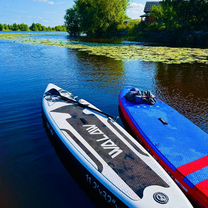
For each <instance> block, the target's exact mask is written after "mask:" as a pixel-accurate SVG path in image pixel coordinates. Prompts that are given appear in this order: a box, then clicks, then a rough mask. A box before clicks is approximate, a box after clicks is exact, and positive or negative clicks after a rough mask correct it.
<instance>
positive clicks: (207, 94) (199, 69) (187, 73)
mask: <svg viewBox="0 0 208 208" xmlns="http://www.w3.org/2000/svg"><path fill="white" fill-rule="evenodd" d="M155 79H156V91H157V94H158V95H159V97H160V98H161V99H162V100H164V101H165V102H167V103H168V104H169V105H171V106H172V107H174V108H175V109H176V110H178V111H179V112H180V113H182V114H183V115H185V116H186V117H188V118H189V119H190V120H192V122H194V123H195V124H197V125H198V126H200V127H201V128H202V129H203V130H204V131H206V132H208V126H207V123H208V117H207V115H208V105H207V103H208V66H206V65H199V64H190V65H187V64H186V65H166V64H158V65H157V72H156V76H155Z"/></svg>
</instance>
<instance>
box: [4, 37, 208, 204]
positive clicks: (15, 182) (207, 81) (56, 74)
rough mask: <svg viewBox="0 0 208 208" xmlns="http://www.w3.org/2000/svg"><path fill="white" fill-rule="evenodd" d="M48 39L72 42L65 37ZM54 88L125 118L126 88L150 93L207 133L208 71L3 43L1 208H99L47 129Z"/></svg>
mask: <svg viewBox="0 0 208 208" xmlns="http://www.w3.org/2000/svg"><path fill="white" fill-rule="evenodd" d="M41 38H43V37H41ZM45 38H46V39H48V38H54V39H60V40H67V37H66V34H65V33H63V34H61V33H60V34H58V35H56V36H54V35H51V36H50V35H49V36H48V34H47V36H46V37H45ZM49 82H52V83H55V84H57V85H59V86H61V87H63V88H65V89H67V90H70V91H71V92H73V93H74V94H76V95H78V96H79V97H82V98H85V99H87V100H89V101H90V102H92V103H93V104H95V105H96V106H97V107H99V108H100V109H102V110H104V111H105V112H107V113H109V114H112V115H113V116H117V115H118V94H119V92H120V90H122V89H123V88H124V87H125V86H136V87H139V88H141V89H144V90H147V89H149V90H151V91H152V92H153V93H154V94H155V95H156V96H158V97H159V98H161V99H163V100H164V101H165V102H167V103H168V104H170V105H171V106H173V107H174V108H176V109H177V110H178V111H179V112H181V113H182V114H184V115H185V116H187V117H188V118H189V119H191V120H192V121H193V122H194V123H196V124H197V125H198V126H199V127H201V128H202V129H203V130H204V131H206V132H208V116H207V115H208V65H199V64H195V65H194V64H192V65H166V64H156V63H147V62H142V61H131V62H123V61H116V60H113V59H110V58H105V57H101V56H92V55H88V54H87V53H85V52H77V51H76V50H71V49H65V48H58V47H47V46H32V45H23V44H19V43H15V42H13V41H11V42H9V41H0V98H1V99H0V115H1V117H0V127H1V128H0V207H2V208H7V207H8V208H28V207H30V208H37V207H38V208H41V207H50V208H57V207H59V208H65V207H97V206H98V205H97V202H96V203H95V202H94V200H95V197H93V196H91V195H89V194H88V193H87V191H86V190H85V188H84V187H82V185H81V184H82V182H81V183H80V181H78V180H76V179H75V177H74V176H73V174H71V173H70V172H69V171H68V170H67V168H65V165H64V164H63V162H62V160H61V159H60V156H59V155H58V153H57V150H56V148H55V147H54V145H53V143H52V142H51V140H50V139H49V137H48V135H47V133H46V130H45V128H44V127H43V121H42V112H41V99H42V94H43V92H44V90H45V87H46V86H47V84H48V83H49ZM119 122H121V121H120V120H119ZM100 206H101V205H100Z"/></svg>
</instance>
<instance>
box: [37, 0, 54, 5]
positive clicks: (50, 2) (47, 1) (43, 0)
mask: <svg viewBox="0 0 208 208" xmlns="http://www.w3.org/2000/svg"><path fill="white" fill-rule="evenodd" d="M33 1H34V2H40V3H46V4H50V5H54V1H50V0H33Z"/></svg>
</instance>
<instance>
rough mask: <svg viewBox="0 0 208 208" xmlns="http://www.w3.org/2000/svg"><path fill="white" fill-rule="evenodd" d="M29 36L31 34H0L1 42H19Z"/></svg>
mask: <svg viewBox="0 0 208 208" xmlns="http://www.w3.org/2000/svg"><path fill="white" fill-rule="evenodd" d="M29 36H30V35H29V34H27V35H26V34H0V40H18V39H22V38H27V37H29Z"/></svg>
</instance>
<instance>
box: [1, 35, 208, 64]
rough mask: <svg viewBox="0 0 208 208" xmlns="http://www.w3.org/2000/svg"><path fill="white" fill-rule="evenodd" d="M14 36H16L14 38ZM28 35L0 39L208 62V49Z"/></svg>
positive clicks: (126, 57) (124, 57) (124, 56)
mask: <svg viewBox="0 0 208 208" xmlns="http://www.w3.org/2000/svg"><path fill="white" fill-rule="evenodd" d="M12 36H14V38H12ZM25 36H26V35H0V39H2V37H3V39H5V40H11V39H12V40H17V41H18V42H21V43H24V44H33V45H46V46H56V47H63V48H69V49H76V50H78V51H83V52H86V53H88V54H91V55H96V56H105V57H108V58H112V59H115V60H122V61H123V60H124V61H130V60H141V61H145V62H157V63H158V62H160V63H166V64H182V63H189V64H191V63H200V64H208V49H198V48H171V47H149V46H148V47H147V46H124V45H98V44H97V45H95V44H91V45H90V44H86V43H82V42H78V41H51V40H38V39H33V38H32V37H31V38H22V39H21V37H25Z"/></svg>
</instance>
